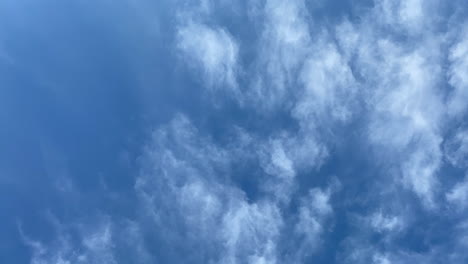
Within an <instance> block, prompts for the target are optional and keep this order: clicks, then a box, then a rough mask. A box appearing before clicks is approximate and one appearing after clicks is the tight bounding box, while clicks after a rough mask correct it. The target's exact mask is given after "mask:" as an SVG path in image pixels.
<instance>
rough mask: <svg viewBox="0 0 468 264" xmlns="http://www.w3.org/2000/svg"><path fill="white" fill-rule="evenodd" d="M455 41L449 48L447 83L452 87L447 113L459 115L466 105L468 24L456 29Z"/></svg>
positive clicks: (467, 89)
mask: <svg viewBox="0 0 468 264" xmlns="http://www.w3.org/2000/svg"><path fill="white" fill-rule="evenodd" d="M456 31H458V32H457V33H458V34H457V35H458V36H459V38H457V41H456V42H455V43H454V44H453V46H452V47H451V48H450V54H449V61H450V69H449V70H448V78H449V83H450V85H451V86H452V87H453V89H454V90H453V91H452V93H451V95H450V101H449V105H448V107H449V113H450V114H452V115H460V114H463V113H465V111H466V108H467V107H468V104H467V101H468V75H467V72H468V25H466V24H465V25H464V26H463V27H461V29H457V30H456Z"/></svg>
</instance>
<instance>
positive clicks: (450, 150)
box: [444, 129, 468, 168]
mask: <svg viewBox="0 0 468 264" xmlns="http://www.w3.org/2000/svg"><path fill="white" fill-rule="evenodd" d="M444 154H445V157H446V158H447V160H448V161H449V162H450V163H451V164H452V165H453V166H456V167H462V168H465V167H466V166H467V165H468V131H466V130H461V129H459V130H458V131H456V134H455V135H454V136H453V137H451V138H448V140H447V141H446V143H445V144H444Z"/></svg>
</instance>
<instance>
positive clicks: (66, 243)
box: [23, 222, 117, 264]
mask: <svg viewBox="0 0 468 264" xmlns="http://www.w3.org/2000/svg"><path fill="white" fill-rule="evenodd" d="M57 231H58V237H57V238H56V239H55V240H54V241H53V243H51V244H47V245H46V244H44V243H41V242H39V241H34V240H32V239H31V238H28V237H27V236H25V235H23V239H24V240H25V242H26V244H27V245H29V246H30V247H31V249H32V251H33V252H32V258H31V264H75V263H76V264H80V263H83V264H84V263H86V264H98V263H101V264H115V263H117V260H116V258H115V255H114V251H113V248H114V242H113V241H112V227H111V225H110V223H109V222H103V223H102V224H98V226H96V227H89V229H86V230H85V231H83V232H80V233H79V243H76V242H75V241H74V240H73V239H72V233H71V232H70V230H69V229H68V227H66V226H61V227H60V229H59V230H57Z"/></svg>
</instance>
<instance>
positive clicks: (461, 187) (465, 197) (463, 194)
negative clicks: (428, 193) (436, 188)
mask: <svg viewBox="0 0 468 264" xmlns="http://www.w3.org/2000/svg"><path fill="white" fill-rule="evenodd" d="M446 198H447V201H449V202H450V203H452V204H454V205H455V206H456V207H458V208H459V209H465V208H466V207H467V206H468V178H466V179H465V180H463V181H462V182H459V183H457V184H456V185H455V186H454V187H453V189H452V190H450V191H449V192H448V193H447V194H446Z"/></svg>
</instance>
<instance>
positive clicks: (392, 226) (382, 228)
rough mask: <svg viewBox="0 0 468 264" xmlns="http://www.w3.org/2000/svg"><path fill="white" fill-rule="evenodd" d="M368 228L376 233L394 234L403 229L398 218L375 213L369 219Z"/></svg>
mask: <svg viewBox="0 0 468 264" xmlns="http://www.w3.org/2000/svg"><path fill="white" fill-rule="evenodd" d="M369 222H370V226H372V228H374V229H375V230H376V231H378V232H386V231H389V232H394V231H398V230H400V229H401V228H402V227H403V222H402V220H401V219H400V218H399V217H398V216H391V215H384V214H383V213H382V212H376V213H374V214H373V215H371V217H370V218H369Z"/></svg>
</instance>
